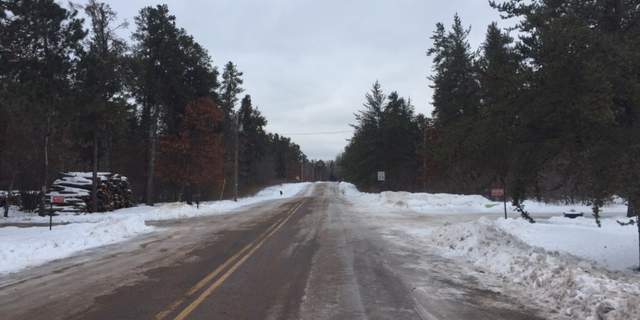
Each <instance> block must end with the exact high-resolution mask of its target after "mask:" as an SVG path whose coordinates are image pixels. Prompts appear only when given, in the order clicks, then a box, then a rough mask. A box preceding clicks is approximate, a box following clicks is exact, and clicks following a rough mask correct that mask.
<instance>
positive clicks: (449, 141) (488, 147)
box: [0, 0, 640, 220]
mask: <svg viewBox="0 0 640 320" xmlns="http://www.w3.org/2000/svg"><path fill="white" fill-rule="evenodd" d="M488 5H490V6H491V7H493V8H494V9H495V10H498V11H499V12H500V13H501V14H502V16H503V17H504V18H505V19H510V20H516V21H517V24H516V25H515V26H514V27H512V28H507V29H501V28H500V27H499V25H498V22H495V23H492V24H490V25H489V26H487V27H486V36H485V40H484V42H483V43H482V44H481V45H480V46H479V47H478V48H472V47H471V45H470V44H469V40H468V35H469V30H470V29H469V28H470V27H469V26H466V25H465V24H464V23H463V21H462V20H461V19H460V17H459V16H457V15H456V16H455V17H454V20H453V21H454V22H453V25H452V26H450V27H447V26H445V25H444V24H443V23H437V24H436V26H435V31H433V33H432V34H431V37H430V40H431V41H430V43H429V42H428V43H425V53H426V59H432V61H433V64H432V73H431V75H429V76H428V79H429V81H430V83H431V85H430V86H431V89H432V90H433V97H432V106H433V112H432V114H431V115H429V116H426V115H423V114H416V112H415V108H414V106H413V105H412V101H411V99H409V98H404V97H402V96H401V95H400V93H398V92H397V91H391V92H390V93H388V94H386V93H385V92H384V91H383V86H382V84H381V83H379V82H378V81H375V82H374V83H373V86H372V89H371V91H370V92H369V93H365V95H364V97H365V99H364V104H363V106H362V107H361V108H360V111H358V112H357V113H356V114H355V123H354V124H352V127H353V130H354V134H353V136H352V137H351V138H350V139H349V140H348V141H347V146H346V147H345V149H344V152H342V153H341V154H339V155H338V156H337V158H336V159H335V161H333V160H331V161H321V160H313V161H309V159H307V157H306V156H305V154H304V153H303V152H302V151H301V150H300V147H299V146H298V145H297V144H295V143H293V142H292V141H291V139H290V138H287V137H283V136H281V135H279V134H277V133H270V132H267V131H266V130H265V126H266V124H267V119H266V118H265V117H264V116H263V115H262V114H261V112H260V111H259V110H258V108H257V107H255V106H254V102H253V101H252V100H251V96H250V95H248V94H245V93H244V89H243V88H242V86H243V79H242V77H243V73H242V72H241V71H239V68H238V66H236V65H235V64H234V63H233V62H231V61H230V62H228V63H226V64H225V65H224V66H223V67H222V68H221V70H219V69H218V67H216V66H214V65H213V61H212V57H211V56H210V54H209V52H208V51H207V50H206V49H205V48H203V47H202V46H201V45H200V44H198V42H197V41H196V39H194V38H193V37H192V36H190V35H189V33H188V32H187V30H184V29H182V28H180V27H179V26H177V25H176V21H175V20H176V19H175V16H173V15H171V14H170V12H169V8H168V7H167V6H166V5H157V6H149V7H144V8H142V9H140V11H139V14H138V15H137V16H136V17H135V19H134V24H135V25H134V26H132V28H131V30H132V35H131V38H132V42H131V43H129V42H127V41H125V40H124V39H122V38H121V37H119V36H118V35H119V34H120V32H121V31H122V29H123V28H126V27H127V25H126V23H124V22H122V21H120V20H119V19H118V17H117V13H116V12H114V11H113V10H112V9H111V8H110V7H109V5H108V4H106V3H101V2H98V1H97V0H90V1H89V2H88V3H87V4H84V5H78V4H70V5H68V6H67V7H63V6H61V5H59V4H58V3H57V2H55V1H53V0H4V1H0V7H1V9H2V10H1V11H0V115H2V116H0V190H21V191H24V192H26V193H31V196H33V197H38V198H37V200H38V201H34V202H35V203H39V204H40V210H41V211H40V212H41V213H42V212H43V211H42V210H43V197H42V195H43V194H44V193H45V192H46V191H47V189H48V188H49V186H50V184H51V182H52V181H53V180H55V179H56V177H58V174H59V172H74V171H82V172H94V177H96V176H97V173H98V172H114V173H117V174H120V175H122V176H125V177H128V179H129V182H130V185H131V188H132V189H133V200H134V201H135V202H137V203H146V204H153V203H154V202H156V201H187V202H191V201H192V200H193V199H194V196H196V197H197V199H200V200H203V201H204V200H217V199H231V198H234V197H236V196H237V195H236V192H235V189H236V186H235V185H233V184H234V181H236V180H237V181H238V184H237V189H238V194H240V195H244V194H251V193H252V192H255V191H257V190H259V189H260V188H262V187H264V186H267V185H272V184H276V183H280V182H293V181H296V180H297V178H301V179H302V180H344V181H349V182H353V183H354V184H356V185H357V186H358V187H359V188H360V189H361V190H366V191H376V192H378V191H385V190H390V191H423V192H443V193H457V194H481V195H485V196H487V197H488V196H489V190H490V189H492V188H502V189H505V190H506V195H507V197H508V198H509V199H510V200H511V201H512V203H513V205H514V206H515V207H516V208H517V210H518V211H519V212H520V213H521V214H522V215H523V216H524V217H525V218H527V219H530V220H532V219H531V218H530V217H529V215H528V214H527V211H526V209H525V208H524V207H523V206H522V201H523V200H524V199H528V198H536V199H538V200H541V201H562V202H565V203H589V204H591V205H592V206H593V209H594V214H595V216H596V218H598V212H599V210H600V208H601V207H602V206H603V204H604V203H605V202H606V201H607V200H609V199H611V198H612V197H614V196H620V197H622V198H624V199H626V200H627V201H628V205H629V213H628V215H629V216H630V217H631V216H635V215H636V211H635V208H637V207H638V203H640V127H639V126H640V124H639V123H638V121H639V120H640V119H638V118H639V117H640V110H639V109H638V105H639V99H640V24H639V23H638V20H639V19H640V4H638V2H637V1H624V0H587V1H573V0H570V1H548V0H532V1H525V0H508V1H489V4H488ZM81 16H82V17H84V18H81ZM390 63H392V61H391V62H390ZM372 68H373V67H372ZM425 76H427V75H425ZM363 81H371V80H367V79H363ZM426 89H427V88H425V90H426ZM349 107H356V106H349ZM236 159H237V161H236ZM303 166H304V168H303ZM379 171H384V172H385V173H386V178H385V180H384V181H378V179H377V172H379ZM236 174H237V179H236V176H235V175H236ZM94 180H95V179H94ZM36 194H37V196H36ZM94 194H95V192H94ZM28 196H29V194H25V195H24V196H23V197H28ZM94 202H95V201H94Z"/></svg>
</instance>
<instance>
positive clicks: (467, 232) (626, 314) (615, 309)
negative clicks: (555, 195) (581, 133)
mask: <svg viewBox="0 0 640 320" xmlns="http://www.w3.org/2000/svg"><path fill="white" fill-rule="evenodd" d="M340 190H341V193H342V194H344V195H345V196H347V197H348V199H350V201H352V202H353V203H355V204H357V205H358V206H359V207H364V208H366V209H365V211H367V212H371V213H372V214H374V215H377V216H378V217H381V216H383V217H385V220H384V221H385V225H386V226H382V227H383V228H386V229H388V232H389V233H393V234H398V233H400V234H402V236H395V237H389V238H388V239H389V240H390V241H396V242H398V243H399V244H400V245H401V246H410V247H412V248H414V249H416V250H418V251H419V250H420V249H419V248H416V245H417V246H419V247H420V246H422V247H424V248H427V247H428V248H436V249H437V250H439V251H440V252H441V253H442V254H443V255H444V256H445V257H448V258H451V259H462V260H464V261H466V262H467V263H470V264H472V265H473V266H474V268H476V269H478V270H480V271H482V272H484V273H489V274H492V275H493V276H496V277H498V278H499V279H502V283H503V286H504V287H505V288H508V289H509V290H506V291H508V292H518V293H519V294H521V295H522V299H523V301H527V300H534V301H535V302H536V304H538V305H542V306H544V307H545V308H546V310H547V311H548V312H555V313H558V314H561V315H564V316H566V317H569V318H572V319H587V320H595V319H640V311H639V308H638V306H639V305H640V275H639V274H638V272H636V271H634V270H633V269H634V268H638V229H637V228H636V227H635V226H629V227H622V226H620V225H619V224H618V223H617V222H616V219H618V220H625V221H626V220H627V219H626V218H625V212H626V206H621V205H614V206H610V207H607V208H605V212H607V214H608V216H609V217H608V218H605V219H603V221H602V227H601V228H598V226H597V225H596V224H595V221H594V220H593V219H592V218H576V219H567V218H564V217H562V216H561V213H562V212H565V211H569V210H571V209H574V210H576V211H583V212H585V213H586V215H585V216H590V214H588V212H589V208H588V207H587V208H583V207H576V206H557V205H556V206H548V205H545V204H540V203H535V202H527V203H525V204H526V205H527V209H529V210H531V213H532V214H534V215H535V214H536V213H549V212H555V213H557V216H555V217H551V218H548V217H547V218H546V219H537V223H535V224H530V223H528V222H526V221H524V220H523V219H520V218H516V219H513V218H510V219H506V220H505V219H504V217H502V218H497V217H499V215H498V214H499V213H501V212H503V210H504V208H503V207H502V206H499V207H498V208H496V207H492V208H487V206H486V204H489V203H491V202H490V201H489V200H488V199H486V198H484V197H481V196H460V195H445V194H436V195H433V194H425V193H415V194H412V193H406V192H383V193H381V194H367V193H360V192H358V191H357V190H356V188H355V187H354V186H353V185H350V184H346V183H341V184H340ZM508 209H509V211H511V208H510V206H509V207H508ZM462 214H464V215H462ZM408 215H423V216H433V217H435V218H436V219H425V220H422V221H425V222H424V223H420V221H421V220H416V219H407V216H408ZM474 215H477V217H474ZM443 216H446V219H443ZM510 216H513V217H515V216H516V215H515V214H514V213H510ZM488 217H491V218H488ZM390 221H392V222H390ZM427 221H428V222H427ZM433 221H440V222H441V223H439V224H438V223H436V224H434V223H433ZM379 227H380V226H379ZM383 232H384V230H383ZM424 263H428V261H424Z"/></svg>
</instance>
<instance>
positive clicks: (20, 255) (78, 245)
mask: <svg viewBox="0 0 640 320" xmlns="http://www.w3.org/2000/svg"><path fill="white" fill-rule="evenodd" d="M308 186H309V183H296V184H283V185H279V186H274V187H270V188H266V189H264V190H262V191H261V192H259V193H258V194H257V195H255V196H254V197H248V198H242V199H238V202H234V201H230V200H226V201H217V202H205V203H201V204H200V208H199V209H198V208H196V206H195V205H192V206H190V205H187V204H184V203H166V204H158V205H156V206H152V207H149V206H138V207H134V208H127V209H121V210H116V211H114V212H108V213H95V214H82V215H73V214H62V215H60V216H56V217H53V221H54V223H70V224H68V225H56V226H55V227H53V229H52V230H49V227H48V226H47V227H42V226H40V227H38V226H33V227H29V228H17V227H11V226H8V227H0V243H1V244H2V245H1V246H0V273H10V272H16V271H19V270H21V269H24V268H26V267H30V266H36V265H40V264H43V263H46V262H49V261H52V260H57V259H62V258H65V257H69V256H71V255H73V254H75V253H77V252H79V251H82V250H87V249H91V248H95V247H99V246H103V245H108V244H112V243H117V242H120V241H124V240H126V239H129V238H131V237H133V236H136V235H139V234H143V233H146V232H151V231H153V230H154V228H153V227H149V226H147V225H146V224H145V221H150V220H169V219H181V218H189V217H197V216H204V215H217V214H230V213H233V211H234V210H237V209H239V208H240V207H243V206H247V205H251V204H256V203H259V202H262V201H267V200H273V199H281V198H290V197H293V196H296V195H299V194H300V193H301V192H303V190H305V188H306V187H308ZM306 190H307V192H310V191H311V188H307V189H306ZM280 192H282V195H281V194H280ZM9 216H10V217H9V218H0V223H2V224H12V223H13V224H14V223H20V224H25V223H26V224H29V223H32V224H33V223H40V224H48V223H49V217H40V216H38V215H36V214H35V213H23V212H20V211H17V210H16V209H15V208H14V207H11V210H10V212H9Z"/></svg>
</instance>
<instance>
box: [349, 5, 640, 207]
mask: <svg viewBox="0 0 640 320" xmlns="http://www.w3.org/2000/svg"><path fill="white" fill-rule="evenodd" d="M490 5H491V6H492V7H493V8H495V9H497V10H499V11H500V12H501V13H502V15H503V16H504V17H508V18H514V19H517V20H518V21H519V23H518V24H517V26H516V27H515V28H513V29H512V30H501V29H500V28H498V26H497V24H496V23H493V24H491V25H489V26H488V28H487V32H486V39H485V41H484V42H483V43H482V45H481V47H480V48H479V49H478V50H473V49H472V48H471V46H470V44H469V42H468V39H467V37H468V35H469V30H470V29H468V28H465V27H464V25H463V23H462V21H461V19H460V18H459V17H458V16H457V15H456V16H455V19H454V23H453V26H452V27H451V29H449V30H448V29H447V28H445V26H444V25H443V24H442V23H438V24H437V28H436V31H435V32H434V33H433V35H432V37H431V39H432V40H433V45H432V47H431V48H430V49H429V50H428V52H427V54H428V56H430V57H431V58H432V59H433V75H432V76H430V77H429V79H430V80H431V82H432V85H431V87H432V88H433V107H434V111H433V114H432V117H431V118H429V119H426V118H425V119H419V117H415V118H414V120H413V121H409V120H408V119H409V118H411V117H407V118H406V119H407V120H404V122H402V123H404V125H402V129H401V130H400V131H399V132H396V133H394V132H393V131H391V129H389V128H390V126H389V125H388V124H385V121H388V120H386V119H387V118H386V117H387V115H386V112H387V111H386V110H387V109H390V108H391V107H390V105H391V104H392V102H393V100H394V99H396V100H397V98H395V97H394V99H389V102H387V105H386V107H384V108H382V107H381V106H382V105H381V104H380V103H379V101H381V100H383V99H380V98H381V96H380V94H379V93H378V90H379V86H377V85H376V86H374V90H373V92H372V93H371V94H370V95H368V96H367V103H366V104H365V109H364V111H362V112H361V114H359V115H358V117H357V120H358V124H356V125H355V129H356V133H355V135H354V137H353V139H352V140H351V141H350V143H349V145H348V146H347V148H346V149H345V153H344V155H343V159H342V160H343V162H344V167H345V169H346V170H347V172H346V173H345V177H346V178H347V179H349V180H352V181H354V182H357V183H359V184H361V185H363V186H365V187H366V186H369V187H370V186H376V184H377V183H378V182H377V181H375V180H374V174H375V172H376V171H387V179H390V180H391V181H390V182H389V186H388V187H389V188H390V189H404V190H411V189H415V188H416V186H419V182H418V181H419V180H422V181H423V182H426V186H425V188H424V190H427V191H431V192H454V193H477V194H487V189H489V188H492V187H494V188H496V187H497V188H506V190H507V194H508V196H509V197H510V198H512V199H513V203H514V205H516V206H517V207H518V208H519V210H520V211H521V213H522V214H523V215H524V216H526V217H528V215H527V213H526V211H525V209H524V208H523V207H522V205H521V204H522V200H523V199H525V198H526V197H538V198H541V199H544V200H558V199H562V200H565V201H568V202H571V201H583V202H587V203H591V204H592V205H593V206H594V211H595V214H596V215H597V214H598V212H599V207H600V206H602V204H603V201H604V200H605V199H607V198H609V197H611V196H613V195H619V196H622V197H624V198H625V199H628V201H629V208H630V212H629V215H630V216H633V215H635V213H634V212H633V210H634V208H637V206H638V203H639V202H640V122H639V120H640V119H639V117H640V110H639V108H638V105H639V102H640V101H639V100H640V24H639V23H638V22H639V21H638V20H639V19H640V3H639V2H638V1H609V0H588V1H522V0H510V1H506V2H502V3H497V2H495V1H490ZM509 31H516V32H517V34H518V37H519V40H517V41H515V40H514V39H513V38H512V37H511V36H510V35H509ZM391 96H394V95H393V94H392V95H391ZM391 96H390V97H391ZM393 103H397V102H393ZM400 105H403V104H402V103H400ZM403 108H404V109H408V110H411V108H407V107H406V106H405V107H401V108H400V109H403ZM405 113H407V112H405ZM398 114H400V113H398ZM407 114H408V113H407ZM416 123H418V124H416ZM416 125H419V127H418V128H415V126H416ZM407 139H411V140H410V141H407ZM412 148H413V150H416V153H414V154H410V152H409V150H412ZM400 154H402V155H403V160H394V157H395V156H396V155H400ZM359 166H361V167H359ZM392 170H398V171H400V172H397V173H393V171H392ZM405 170H411V173H409V172H407V173H405V172H404V171H405ZM411 174H413V175H414V176H413V179H412V180H411V179H407V180H406V181H405V178H404V177H410V176H411ZM393 180H395V181H396V183H397V185H394V183H393V182H392V181H393Z"/></svg>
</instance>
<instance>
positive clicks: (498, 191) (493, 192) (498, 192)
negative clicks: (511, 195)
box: [491, 189, 507, 219]
mask: <svg viewBox="0 0 640 320" xmlns="http://www.w3.org/2000/svg"><path fill="white" fill-rule="evenodd" d="M491 196H492V197H502V200H503V201H504V218H505V219H507V197H505V196H504V189H491Z"/></svg>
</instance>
